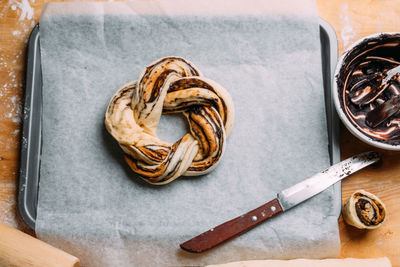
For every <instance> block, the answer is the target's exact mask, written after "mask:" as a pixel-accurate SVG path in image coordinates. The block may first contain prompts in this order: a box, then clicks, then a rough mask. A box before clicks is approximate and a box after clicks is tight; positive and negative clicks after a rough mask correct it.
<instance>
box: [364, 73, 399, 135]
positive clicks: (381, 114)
mask: <svg viewBox="0 0 400 267" xmlns="http://www.w3.org/2000/svg"><path fill="white" fill-rule="evenodd" d="M399 75H400V66H397V67H395V68H393V69H390V70H389V71H387V72H386V75H385V78H383V80H382V84H381V85H380V87H381V88H382V87H384V86H385V85H386V84H387V83H388V82H389V81H390V80H392V79H393V76H396V78H397V77H398V76H399ZM399 110H400V95H396V96H395V97H393V98H391V99H389V100H388V101H386V102H385V103H383V104H381V105H379V106H378V107H376V108H375V109H373V110H371V111H370V112H368V113H367V117H366V118H365V123H366V124H367V125H368V126H369V127H371V128H375V127H377V126H379V125H380V124H381V123H382V122H384V121H385V120H386V119H388V118H390V117H391V116H393V115H394V114H396V113H397V112H398V111H399Z"/></svg>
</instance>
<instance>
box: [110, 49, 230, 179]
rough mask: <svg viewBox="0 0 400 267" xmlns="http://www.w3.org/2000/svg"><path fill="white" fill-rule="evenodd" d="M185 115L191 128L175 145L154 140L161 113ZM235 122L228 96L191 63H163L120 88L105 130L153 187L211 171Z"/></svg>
mask: <svg viewBox="0 0 400 267" xmlns="http://www.w3.org/2000/svg"><path fill="white" fill-rule="evenodd" d="M179 112H181V113H183V114H184V115H185V117H186V118H187V120H188V122H189V126H190V133H187V134H186V135H185V136H183V137H182V138H181V139H180V140H178V141H176V142H175V143H173V144H171V143H168V142H165V141H162V140H160V139H159V138H158V137H157V135H156V130H157V125H158V122H159V120H160V117H161V114H162V113H179ZM233 120H234V107H233V102H232V98H231V96H230V95H229V93H228V92H227V91H226V90H225V89H224V88H223V87H222V86H221V85H219V84H218V83H216V82H215V81H213V80H210V79H207V78H204V77H203V76H202V75H201V74H200V71H199V70H198V69H197V68H196V67H195V66H194V65H193V64H192V63H190V62H188V61H187V60H185V59H183V58H179V57H166V58H161V59H159V60H157V61H155V62H154V63H152V64H151V65H150V66H148V67H146V68H145V70H144V71H143V73H142V74H141V75H140V77H139V79H138V80H137V81H133V82H130V83H128V84H126V85H124V86H122V87H121V88H120V89H119V90H118V91H117V92H116V93H115V94H114V96H113V97H112V99H111V101H110V103H109V104H108V107H107V111H106V115H105V125H106V128H107V130H108V132H109V133H110V134H111V135H112V136H113V137H114V138H115V139H116V140H117V141H118V143H119V145H120V147H121V148H122V150H123V151H124V153H125V156H124V157H125V161H126V162H127V163H128V165H129V166H130V168H131V169H132V170H133V171H134V172H136V173H137V174H139V175H140V176H141V177H142V178H143V179H144V180H145V181H146V182H149V183H151V184H158V185H161V184H167V183H170V182H172V181H173V180H175V179H176V178H178V177H179V176H181V175H184V176H196V175H202V174H206V173H208V172H210V171H212V170H213V169H214V168H215V167H216V165H217V163H218V162H219V160H220V159H221V157H222V154H223V152H224V149H225V142H226V138H227V136H228V135H229V133H230V131H231V129H232V126H233Z"/></svg>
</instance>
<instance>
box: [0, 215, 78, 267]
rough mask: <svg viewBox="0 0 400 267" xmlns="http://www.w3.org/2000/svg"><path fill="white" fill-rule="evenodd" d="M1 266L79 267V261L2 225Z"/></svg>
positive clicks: (0, 232) (0, 230)
mask: <svg viewBox="0 0 400 267" xmlns="http://www.w3.org/2000/svg"><path fill="white" fill-rule="evenodd" d="M0 266H26V267H32V266H35V267H39V266H40V267H44V266H46V267H55V266H58V267H78V266H79V259H78V258H76V257H74V256H72V255H70V254H68V253H66V252H64V251H62V250H59V249H57V248H55V247H52V246H50V245H49V244H47V243H45V242H43V241H40V240H39V239H36V238H34V237H32V236H30V235H28V234H25V233H23V232H21V231H19V230H17V229H14V228H12V227H10V226H7V225H5V224H2V223H0Z"/></svg>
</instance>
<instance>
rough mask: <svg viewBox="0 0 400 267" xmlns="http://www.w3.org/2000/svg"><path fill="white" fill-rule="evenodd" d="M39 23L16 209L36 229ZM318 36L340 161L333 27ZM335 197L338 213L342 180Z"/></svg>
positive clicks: (33, 39) (29, 71)
mask: <svg viewBox="0 0 400 267" xmlns="http://www.w3.org/2000/svg"><path fill="white" fill-rule="evenodd" d="M39 39H40V31H39V25H36V27H35V28H34V29H33V30H32V33H31V35H30V37H29V42H28V49H27V66H26V86H25V100H24V101H25V102H24V112H23V114H24V116H23V131H22V139H21V158H20V177H19V192H18V209H19V213H20V215H21V217H22V219H23V220H24V222H25V223H26V224H27V225H28V226H29V227H30V228H32V229H35V222H36V208H37V199H38V192H39V178H40V175H39V171H40V156H41V147H42V70H41V61H40V60H41V58H40V42H39ZM320 39H321V48H322V49H321V58H322V72H323V84H324V92H325V106H326V118H327V124H328V138H329V147H328V150H329V155H330V161H331V164H333V163H336V162H339V161H340V146H339V119H338V116H337V114H336V110H335V108H334V104H333V100H332V95H331V86H332V81H333V72H334V70H335V67H336V62H337V39H336V35H335V31H334V30H333V29H332V27H331V26H330V25H329V24H328V23H327V22H326V21H324V20H322V19H320ZM333 188H334V191H335V195H336V197H337V199H338V201H337V206H336V207H335V209H336V211H337V216H338V217H339V215H340V211H341V184H340V182H338V183H336V184H335V185H334V187H333Z"/></svg>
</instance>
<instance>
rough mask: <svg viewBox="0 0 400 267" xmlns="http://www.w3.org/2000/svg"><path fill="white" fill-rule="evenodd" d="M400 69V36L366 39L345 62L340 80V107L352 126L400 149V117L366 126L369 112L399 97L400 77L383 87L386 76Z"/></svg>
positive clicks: (392, 117)
mask: <svg viewBox="0 0 400 267" xmlns="http://www.w3.org/2000/svg"><path fill="white" fill-rule="evenodd" d="M398 65H400V35H399V34H393V35H389V36H386V35H382V36H380V37H379V38H374V39H366V40H365V41H363V42H362V43H361V44H359V45H357V46H356V47H355V48H354V49H353V50H352V51H351V52H350V53H349V54H348V55H347V56H346V57H345V59H344V64H343V66H342V68H341V70H340V72H339V76H338V85H339V86H338V88H339V92H338V93H339V97H340V102H341V107H342V109H343V111H344V113H345V114H346V116H347V118H348V119H349V120H350V122H351V123H352V124H353V125H354V126H356V127H357V128H358V129H359V130H360V131H361V132H362V133H364V134H365V135H367V136H369V137H370V138H372V139H373V140H377V141H380V142H383V143H389V144H392V145H400V114H395V115H394V116H391V117H390V118H388V119H386V120H385V121H384V122H383V123H382V124H381V125H379V126H378V127H376V128H371V127H369V126H368V125H367V124H366V121H365V118H366V115H367V114H368V112H369V111H371V110H373V109H375V108H376V107H377V106H379V105H381V104H382V103H384V102H386V101H388V100H389V99H391V98H393V97H394V96H396V95H399V94H400V80H399V77H397V76H394V77H393V79H392V80H391V81H390V82H389V83H388V84H387V85H386V86H383V87H382V86H381V83H382V79H383V78H384V76H385V73H386V72H387V71H388V70H389V69H391V68H394V67H396V66H398Z"/></svg>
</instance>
